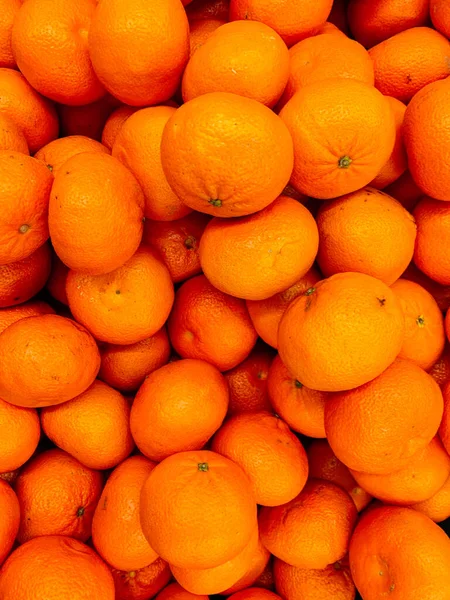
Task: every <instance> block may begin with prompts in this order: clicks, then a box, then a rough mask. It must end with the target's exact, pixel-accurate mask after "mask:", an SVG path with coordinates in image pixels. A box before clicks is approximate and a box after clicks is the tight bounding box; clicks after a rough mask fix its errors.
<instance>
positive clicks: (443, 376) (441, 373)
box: [428, 343, 450, 387]
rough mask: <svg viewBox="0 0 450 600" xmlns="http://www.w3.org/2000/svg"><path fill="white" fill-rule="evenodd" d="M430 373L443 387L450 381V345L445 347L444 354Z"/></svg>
mask: <svg viewBox="0 0 450 600" xmlns="http://www.w3.org/2000/svg"><path fill="white" fill-rule="evenodd" d="M428 372H429V374H430V375H431V377H433V379H434V380H435V381H436V382H437V383H438V384H439V385H440V386H441V387H442V386H443V385H445V384H446V383H447V381H450V344H448V343H447V344H446V345H445V348H444V352H443V353H442V355H441V356H440V358H439V359H438V360H437V361H436V362H435V363H434V365H433V366H432V367H431V369H430V370H429V371H428Z"/></svg>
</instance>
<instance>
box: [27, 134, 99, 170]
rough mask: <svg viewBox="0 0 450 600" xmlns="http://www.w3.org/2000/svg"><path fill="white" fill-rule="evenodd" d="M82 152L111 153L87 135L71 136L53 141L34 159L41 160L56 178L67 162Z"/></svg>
mask: <svg viewBox="0 0 450 600" xmlns="http://www.w3.org/2000/svg"><path fill="white" fill-rule="evenodd" d="M82 152H100V153H102V154H109V153H110V152H109V150H108V148H106V146H103V144H100V142H97V141H96V140H93V139H92V138H89V137H86V136H85V135H69V136H67V137H63V138H58V139H57V140H53V142H50V143H49V144H47V145H46V146H44V147H43V148H41V149H40V150H38V152H36V154H35V155H34V158H37V159H38V160H41V161H42V162H43V163H44V164H45V165H46V167H47V168H48V170H49V171H50V172H51V173H53V175H54V176H56V175H57V173H58V172H59V170H60V169H61V167H62V165H63V164H64V163H65V162H66V160H69V158H72V156H76V155H77V154H81V153H82Z"/></svg>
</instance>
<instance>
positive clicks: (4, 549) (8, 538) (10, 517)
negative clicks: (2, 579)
mask: <svg viewBox="0 0 450 600" xmlns="http://www.w3.org/2000/svg"><path fill="white" fill-rule="evenodd" d="M0 510H1V513H2V520H1V523H0V565H2V564H3V562H4V561H5V559H6V558H7V556H8V555H9V553H10V552H11V549H12V547H13V545H14V541H15V539H16V535H17V531H18V529H19V523H20V505H19V501H18V500H17V496H16V494H15V493H14V491H13V489H12V487H11V486H10V485H9V484H8V483H7V482H6V481H2V480H0Z"/></svg>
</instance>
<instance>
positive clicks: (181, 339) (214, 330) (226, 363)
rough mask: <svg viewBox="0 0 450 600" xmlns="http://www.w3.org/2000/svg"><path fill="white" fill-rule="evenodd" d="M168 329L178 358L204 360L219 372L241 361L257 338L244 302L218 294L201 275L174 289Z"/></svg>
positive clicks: (221, 293)
mask: <svg viewBox="0 0 450 600" xmlns="http://www.w3.org/2000/svg"><path fill="white" fill-rule="evenodd" d="M168 328H169V337H170V341H171V343H172V346H173V348H174V349H175V351H176V352H177V353H178V354H179V355H180V356H182V357H183V358H199V359H201V360H206V361H207V362H210V363H212V364H213V365H215V366H216V367H217V368H218V369H219V370H220V371H228V370H229V369H232V368H233V367H235V366H236V365H238V364H240V363H241V362H242V361H243V360H245V359H246V358H247V356H248V355H249V354H250V352H251V350H252V348H253V346H254V345H255V343H256V340H257V337H258V336H257V333H256V331H255V329H254V327H253V325H252V322H251V320H250V317H249V314H248V310H247V307H246V305H245V302H244V301H243V300H240V299H239V298H234V297H233V296H229V295H228V294H224V293H223V292H220V291H219V290H217V289H216V288H214V287H213V286H212V285H211V283H209V281H208V280H207V279H206V277H205V276H204V275H198V276H197V277H192V279H189V280H188V281H186V282H184V283H183V285H182V286H181V287H180V288H179V289H178V291H177V293H176V295H175V302H174V305H173V309H172V313H171V315H170V317H169V320H168Z"/></svg>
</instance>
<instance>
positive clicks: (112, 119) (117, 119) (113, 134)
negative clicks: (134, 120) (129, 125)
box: [101, 104, 138, 151]
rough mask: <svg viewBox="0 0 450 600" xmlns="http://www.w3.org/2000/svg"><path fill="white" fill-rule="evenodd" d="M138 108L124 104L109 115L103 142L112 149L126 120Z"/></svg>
mask: <svg viewBox="0 0 450 600" xmlns="http://www.w3.org/2000/svg"><path fill="white" fill-rule="evenodd" d="M137 110H138V108H137V107H135V106H127V105H125V104H122V105H121V106H119V108H116V110H115V111H114V112H112V113H111V115H110V116H109V117H108V119H107V121H106V123H105V126H104V127H103V131H102V140H101V141H102V144H103V145H104V146H106V147H107V148H108V150H110V151H111V150H112V148H113V146H114V142H115V141H116V138H117V136H118V134H119V131H120V130H121V128H122V125H123V124H124V123H125V121H126V120H127V119H128V118H129V117H131V115H132V114H133V113H135V112H136V111H137Z"/></svg>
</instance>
